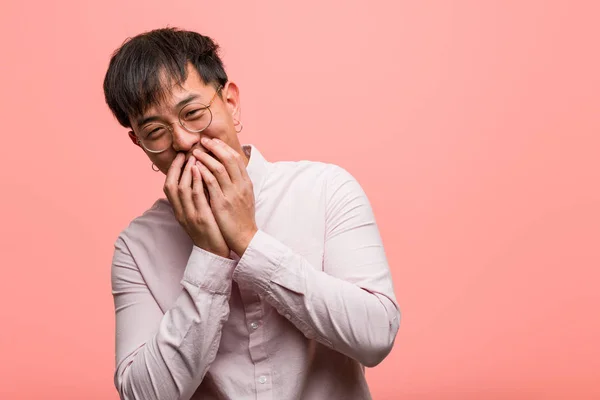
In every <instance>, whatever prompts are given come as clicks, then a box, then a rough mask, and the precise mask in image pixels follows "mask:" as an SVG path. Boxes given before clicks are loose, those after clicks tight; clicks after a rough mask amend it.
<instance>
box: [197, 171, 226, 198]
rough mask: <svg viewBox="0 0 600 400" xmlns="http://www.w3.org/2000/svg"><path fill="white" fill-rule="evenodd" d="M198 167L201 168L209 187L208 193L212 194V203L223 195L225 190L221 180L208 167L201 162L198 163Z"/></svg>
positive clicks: (205, 182) (203, 179)
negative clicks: (222, 187)
mask: <svg viewBox="0 0 600 400" xmlns="http://www.w3.org/2000/svg"><path fill="white" fill-rule="evenodd" d="M196 165H197V166H198V169H200V173H201V174H202V181H204V184H205V185H206V187H207V189H208V194H209V196H210V203H211V205H212V204H213V203H214V201H215V200H216V199H220V198H222V197H223V191H222V190H221V186H219V181H218V180H217V178H215V176H214V175H213V174H212V172H210V170H209V169H208V168H206V166H205V165H204V164H202V163H201V162H198V163H196Z"/></svg>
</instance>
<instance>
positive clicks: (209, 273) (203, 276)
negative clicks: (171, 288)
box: [183, 246, 237, 294]
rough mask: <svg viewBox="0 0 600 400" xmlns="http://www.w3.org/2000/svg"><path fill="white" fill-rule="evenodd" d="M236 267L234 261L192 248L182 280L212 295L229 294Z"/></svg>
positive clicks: (196, 247) (195, 247)
mask: <svg viewBox="0 0 600 400" xmlns="http://www.w3.org/2000/svg"><path fill="white" fill-rule="evenodd" d="M236 265H237V261H235V260H231V259H229V258H225V257H221V256H218V255H216V254H213V253H211V252H209V251H206V250H204V249H201V248H200V247H198V246H194V248H193V249H192V254H190V258H189V260H188V263H187V266H186V267H185V271H184V273H183V279H184V280H186V281H187V282H189V283H191V284H193V285H196V286H198V287H200V288H203V289H206V290H207V291H209V292H212V293H221V294H229V293H231V282H232V279H233V270H234V269H235V266H236Z"/></svg>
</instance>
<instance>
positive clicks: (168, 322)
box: [112, 144, 400, 400]
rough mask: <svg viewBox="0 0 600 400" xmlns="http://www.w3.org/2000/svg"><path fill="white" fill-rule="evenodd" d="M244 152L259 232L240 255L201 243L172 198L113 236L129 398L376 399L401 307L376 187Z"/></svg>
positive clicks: (120, 355)
mask: <svg viewBox="0 0 600 400" xmlns="http://www.w3.org/2000/svg"><path fill="white" fill-rule="evenodd" d="M244 150H245V151H246V154H248V155H249V156H250V160H249V163H248V167H247V170H248V174H249V176H250V178H251V180H252V183H253V186H254V198H255V202H256V224H257V226H258V228H259V230H258V232H257V233H256V235H255V236H254V237H253V239H252V241H251V242H250V245H249V246H248V248H247V250H246V252H245V253H244V254H243V255H242V257H241V259H240V258H239V257H237V256H236V255H235V253H233V252H231V259H230V258H223V257H220V256H217V255H214V254H212V253H209V252H207V251H204V250H202V249H200V248H199V247H196V246H194V245H193V243H192V241H191V239H190V238H189V236H188V235H187V234H186V233H185V231H184V230H183V228H182V227H181V226H180V225H179V223H178V222H177V221H176V220H175V217H174V215H173V209H172V208H171V205H170V203H169V202H168V201H167V200H165V199H160V200H158V201H157V202H156V203H155V204H154V205H153V206H152V207H151V208H150V209H149V210H147V211H146V212H145V213H144V214H143V215H142V216H140V217H138V218H136V219H134V220H133V221H132V222H131V224H130V225H129V226H128V227H127V228H126V229H125V230H123V232H121V234H120V235H119V237H118V239H117V240H116V242H115V252H114V257H113V262H112V293H113V297H114V303H115V313H116V371H115V376H114V380H115V386H116V388H117V390H118V392H119V394H120V396H121V398H122V399H127V400H133V399H140V400H152V399H160V400H170V399H207V400H210V399H234V400H245V399H256V400H266V399H269V400H293V399H302V400H313V399H314V400H323V399H327V400H337V399H352V400H359V399H370V398H371V395H370V394H369V389H368V387H367V383H366V380H365V375H364V366H368V367H372V366H375V365H376V364H378V363H379V362H381V361H382V360H383V359H384V358H385V357H386V356H387V354H388V353H389V352H390V350H391V349H392V346H393V343H394V339H395V337H396V332H397V331H398V325H399V319H400V314H399V310H398V305H397V302H396V299H395V297H394V290H393V286H392V281H391V276H390V271H389V267H388V263H387V259H386V255H385V252H384V249H383V246H382V242H381V237H380V234H379V230H378V228H377V225H376V222H375V217H374V215H373V211H372V209H371V206H370V204H369V201H368V199H367V196H366V195H365V193H364V191H363V190H362V188H361V186H360V185H359V183H358V182H357V181H356V180H355V179H354V178H353V176H352V175H351V174H350V173H349V172H347V171H346V170H345V169H343V168H341V167H339V166H336V165H334V164H327V163H321V162H313V161H298V162H274V163H271V162H268V161H267V160H265V158H264V157H263V156H262V154H261V153H260V152H259V151H258V150H257V148H256V147H255V146H253V145H251V144H250V145H246V146H244Z"/></svg>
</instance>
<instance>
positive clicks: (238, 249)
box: [231, 227, 258, 258]
mask: <svg viewBox="0 0 600 400" xmlns="http://www.w3.org/2000/svg"><path fill="white" fill-rule="evenodd" d="M256 232H258V228H256V227H254V228H253V229H252V230H251V231H249V232H248V233H246V234H243V235H240V236H239V240H237V241H236V243H235V244H234V245H233V247H232V248H231V249H232V250H233V252H234V253H235V254H237V255H238V257H240V258H241V257H242V256H243V255H244V253H245V252H246V249H247V248H248V246H249V245H250V242H251V241H252V238H254V235H256Z"/></svg>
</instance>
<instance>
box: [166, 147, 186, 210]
mask: <svg viewBox="0 0 600 400" xmlns="http://www.w3.org/2000/svg"><path fill="white" fill-rule="evenodd" d="M184 161H185V155H184V154H183V153H179V154H177V156H176V157H175V159H173V162H172V163H171V166H170V167H169V170H168V171H167V177H166V178H165V185H164V187H163V191H164V192H165V195H166V196H167V199H169V203H171V206H172V207H173V211H174V213H175V217H177V218H179V217H180V216H181V215H182V213H183V210H182V208H181V202H180V201H179V196H178V195H177V186H178V184H179V177H180V176H181V167H182V165H183V162H184Z"/></svg>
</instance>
